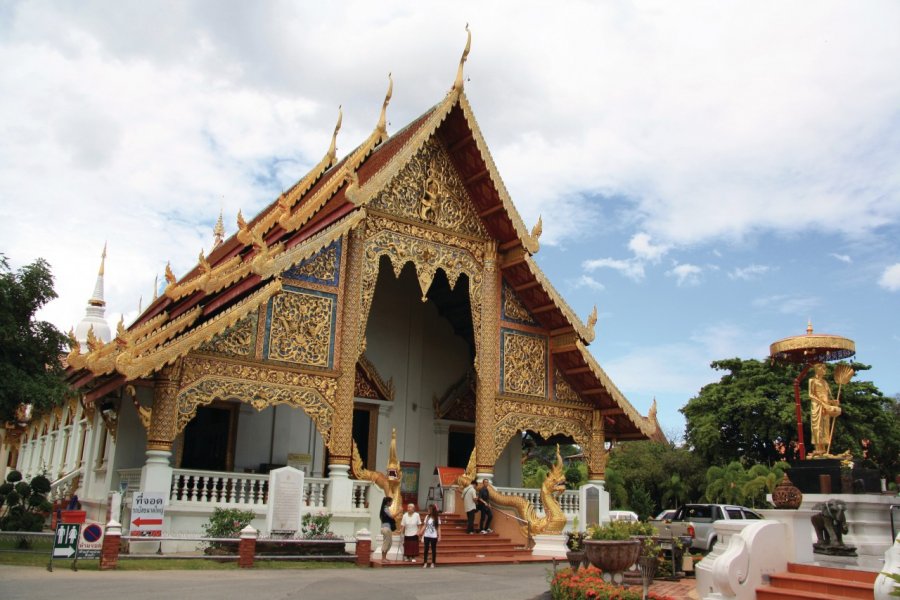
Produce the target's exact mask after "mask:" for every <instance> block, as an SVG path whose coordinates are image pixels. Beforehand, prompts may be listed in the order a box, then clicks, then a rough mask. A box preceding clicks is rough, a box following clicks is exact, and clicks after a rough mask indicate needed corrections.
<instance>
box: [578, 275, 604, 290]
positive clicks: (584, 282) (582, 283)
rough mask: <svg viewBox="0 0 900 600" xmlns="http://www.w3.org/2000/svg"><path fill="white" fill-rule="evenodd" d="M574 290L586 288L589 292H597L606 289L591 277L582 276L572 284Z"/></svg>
mask: <svg viewBox="0 0 900 600" xmlns="http://www.w3.org/2000/svg"><path fill="white" fill-rule="evenodd" d="M573 285H574V287H575V288H576V289H578V288H588V289H591V290H596V291H598V292H600V291H603V290H605V289H606V288H605V287H604V286H603V284H602V283H600V282H599V281H597V280H596V279H594V278H593V277H591V276H590V275H582V276H581V277H579V278H578V279H576V280H575V283H574V284H573Z"/></svg>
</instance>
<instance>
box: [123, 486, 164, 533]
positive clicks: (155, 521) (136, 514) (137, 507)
mask: <svg viewBox="0 0 900 600" xmlns="http://www.w3.org/2000/svg"><path fill="white" fill-rule="evenodd" d="M166 495H167V494H166V493H165V492H135V493H134V497H133V498H132V499H131V535H139V536H143V537H161V536H162V530H163V518H164V517H165V511H166Z"/></svg>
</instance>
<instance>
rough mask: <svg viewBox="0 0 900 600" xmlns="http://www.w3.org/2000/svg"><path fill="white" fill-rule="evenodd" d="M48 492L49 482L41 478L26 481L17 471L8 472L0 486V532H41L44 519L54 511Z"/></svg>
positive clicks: (37, 476) (38, 476) (36, 477)
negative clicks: (48, 498)
mask: <svg viewBox="0 0 900 600" xmlns="http://www.w3.org/2000/svg"><path fill="white" fill-rule="evenodd" d="M49 493H50V480H49V479H47V478H46V477H44V476H43V475H36V476H35V477H33V478H32V479H31V481H30V482H28V481H24V480H23V479H22V474H21V473H19V472H18V471H10V472H9V474H8V475H7V476H6V481H5V482H4V483H3V484H2V485H0V530H2V531H40V530H41V529H42V528H43V526H44V517H45V516H46V515H47V514H48V513H49V512H50V511H51V510H53V506H52V505H51V504H50V501H49V500H47V494H49Z"/></svg>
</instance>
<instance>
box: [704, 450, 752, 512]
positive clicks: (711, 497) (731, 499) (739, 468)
mask: <svg viewBox="0 0 900 600" xmlns="http://www.w3.org/2000/svg"><path fill="white" fill-rule="evenodd" d="M745 483H747V471H745V470H744V465H742V464H741V463H740V462H739V461H736V460H735V461H732V462H730V463H728V465H727V466H725V467H720V466H717V465H713V466H711V467H710V468H709V469H707V471H706V499H707V500H708V501H710V502H722V503H725V504H743V502H744V498H745V495H744V484H745Z"/></svg>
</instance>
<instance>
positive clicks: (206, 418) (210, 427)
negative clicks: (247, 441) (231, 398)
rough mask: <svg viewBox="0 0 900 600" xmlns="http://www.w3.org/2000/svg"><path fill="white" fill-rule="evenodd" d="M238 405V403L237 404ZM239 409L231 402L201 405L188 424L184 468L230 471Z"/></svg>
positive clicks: (185, 429) (185, 436)
mask: <svg viewBox="0 0 900 600" xmlns="http://www.w3.org/2000/svg"><path fill="white" fill-rule="evenodd" d="M235 408H236V407H235ZM236 416H237V415H236V411H235V410H234V408H232V407H230V406H201V407H200V408H198V409H197V415H196V416H195V417H194V418H193V419H191V421H190V423H188V424H187V427H185V428H184V453H183V454H182V455H181V468H182V469H202V470H204V471H230V470H231V469H232V467H233V465H232V458H233V457H232V444H231V441H232V431H233V430H234V426H235V424H236V423H235V421H236Z"/></svg>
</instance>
